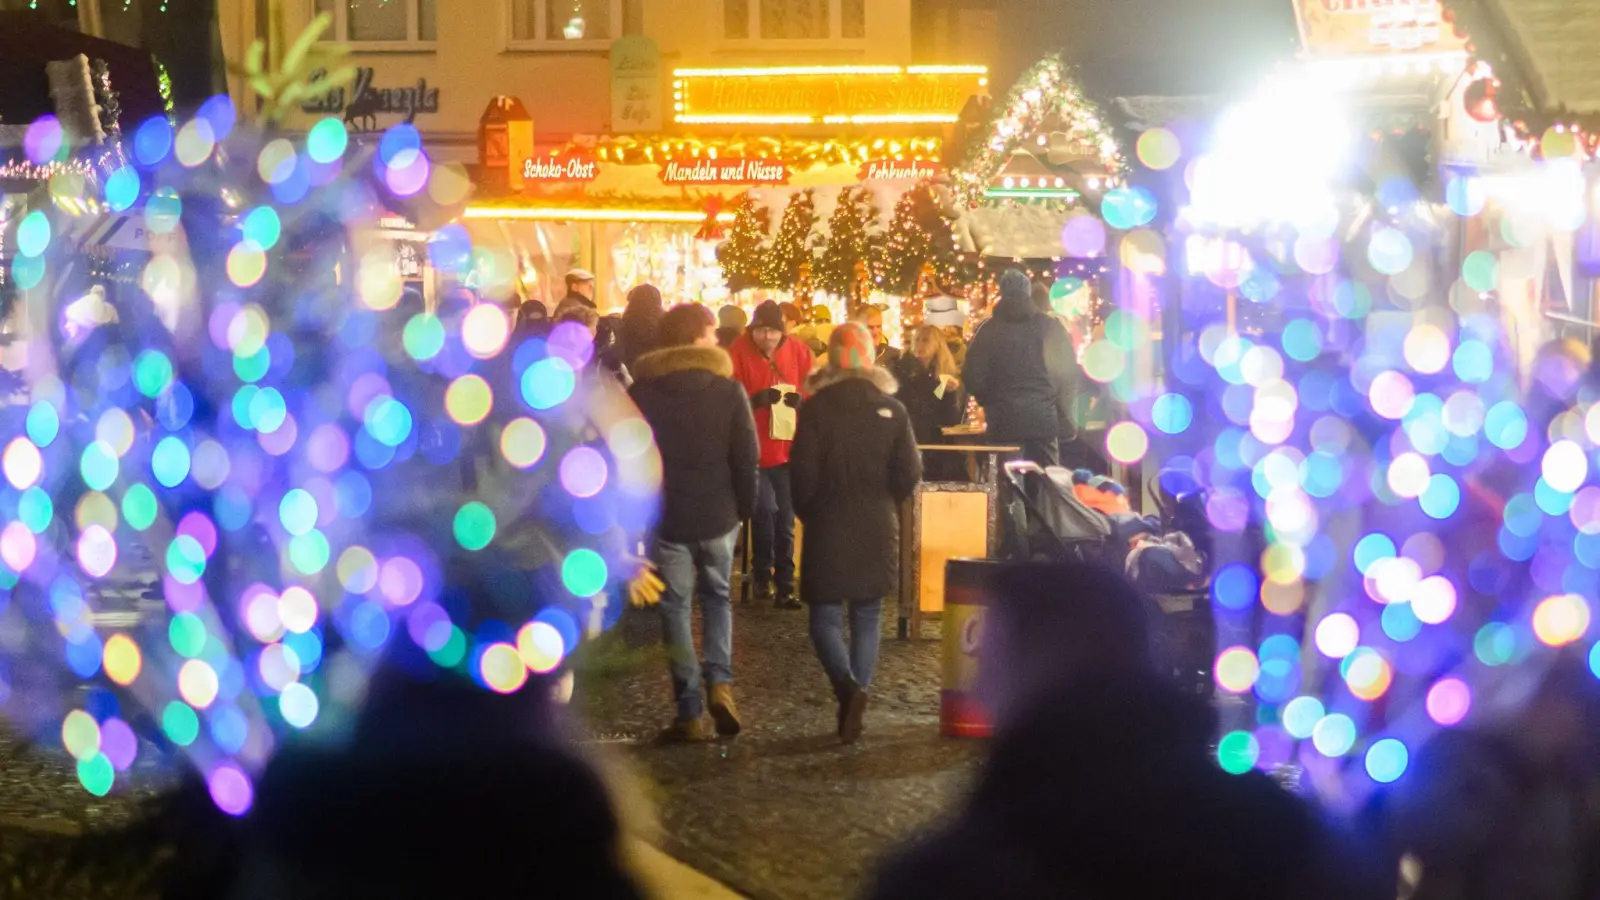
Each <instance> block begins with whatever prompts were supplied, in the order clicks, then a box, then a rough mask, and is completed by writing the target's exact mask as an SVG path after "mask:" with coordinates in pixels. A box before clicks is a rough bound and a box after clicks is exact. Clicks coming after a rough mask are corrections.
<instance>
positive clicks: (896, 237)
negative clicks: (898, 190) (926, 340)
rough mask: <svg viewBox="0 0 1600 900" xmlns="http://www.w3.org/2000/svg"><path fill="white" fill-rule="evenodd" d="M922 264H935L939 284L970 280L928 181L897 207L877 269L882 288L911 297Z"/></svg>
mask: <svg viewBox="0 0 1600 900" xmlns="http://www.w3.org/2000/svg"><path fill="white" fill-rule="evenodd" d="M923 263H932V264H933V276H934V279H935V280H936V281H937V282H938V283H940V284H946V285H950V286H952V287H953V286H956V285H962V284H966V283H967V282H968V281H970V280H971V279H970V278H969V277H968V274H969V273H967V271H966V265H965V263H963V262H962V259H961V254H960V253H959V252H957V250H956V236H955V231H954V229H953V228H952V226H951V223H950V220H949V219H946V218H945V216H944V212H943V210H942V209H941V208H940V205H939V199H938V197H937V195H936V194H935V193H934V189H933V186H932V185H931V184H929V183H927V182H923V183H920V184H918V185H917V186H916V187H914V188H912V189H911V190H909V191H906V192H905V194H904V195H903V196H902V197H901V198H900V202H898V203H896V204H895V206H894V216H893V218H891V219H890V221H889V234H888V238H887V240H885V241H884V244H883V250H882V252H881V253H880V255H879V257H878V265H877V266H876V269H877V277H876V279H875V280H876V281H877V283H878V287H879V289H881V290H884V291H887V292H889V293H891V294H900V295H902V296H909V295H911V294H912V292H914V291H915V290H916V288H917V278H918V276H919V275H920V273H921V272H922V265H923Z"/></svg>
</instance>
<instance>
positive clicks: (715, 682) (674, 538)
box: [630, 304, 760, 740]
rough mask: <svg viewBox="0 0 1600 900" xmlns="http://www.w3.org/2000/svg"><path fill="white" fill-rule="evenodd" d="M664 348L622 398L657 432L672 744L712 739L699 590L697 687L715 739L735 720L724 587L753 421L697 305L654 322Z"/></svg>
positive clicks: (742, 503)
mask: <svg viewBox="0 0 1600 900" xmlns="http://www.w3.org/2000/svg"><path fill="white" fill-rule="evenodd" d="M660 338H661V342H662V344H663V345H664V346H663V348H662V349H660V350H655V351H653V352H650V353H646V354H645V355H643V356H641V357H639V359H638V361H637V363H636V364H635V371H634V375H635V378H636V379H637V380H636V381H635V383H634V385H633V389H632V390H631V391H630V393H631V394H632V396H633V401H634V403H635V404H637V405H638V407H639V411H640V412H641V413H642V414H643V415H644V418H645V421H646V422H649V423H650V427H651V429H653V430H654V431H655V436H656V446H657V447H658V448H659V449H660V451H661V469H662V510H661V519H660V521H659V522H658V523H657V525H656V541H655V551H654V553H653V554H652V557H653V559H654V560H655V563H656V567H657V568H658V569H659V570H660V572H661V576H662V580H663V581H665V582H666V588H665V590H664V591H663V592H662V596H661V605H660V610H661V621H662V634H663V637H664V638H665V640H666V645H667V656H668V664H669V666H670V667H671V670H672V687H673V694H674V697H675V699H676V701H677V713H678V715H677V720H676V721H675V722H674V723H673V725H672V726H671V727H670V728H669V729H668V731H667V737H668V738H670V739H676V740H703V739H705V738H708V737H709V736H710V731H709V729H707V728H706V726H705V723H704V719H703V709H704V707H703V705H702V702H701V697H700V681H701V670H700V665H699V661H698V658H697V657H696V655H695V650H694V633H693V631H692V629H691V627H690V622H689V618H690V607H691V605H692V603H693V601H694V597H695V593H696V590H695V589H696V583H698V585H699V588H700V600H701V602H702V603H703V604H704V605H705V617H704V644H705V670H704V676H705V682H706V684H707V685H708V692H709V694H710V698H711V702H710V708H711V717H712V719H713V720H714V721H715V724H716V731H717V733H719V734H721V735H723V736H725V737H732V736H733V735H736V734H738V733H739V730H740V722H739V715H738V712H737V708H736V707H735V706H734V702H733V688H732V684H733V613H732V609H731V607H730V606H729V602H728V585H729V582H730V580H731V579H732V575H733V548H734V544H735V543H736V542H737V540H738V537H739V523H740V522H741V521H743V520H744V519H746V518H748V517H749V516H750V514H751V512H752V511H753V510H754V509H755V497H756V463H757V461H758V458H759V455H760V451H759V450H758V448H757V444H756V429H755V422H754V420H753V419H752V418H751V416H750V404H749V402H748V401H747V400H746V399H745V394H744V390H743V389H742V388H740V387H739V384H738V383H737V382H735V381H734V380H733V378H732V375H733V361H732V360H730V359H729V358H728V354H727V353H726V352H725V351H724V350H722V349H721V348H720V347H718V346H717V344H716V320H715V319H714V318H712V315H711V311H710V310H708V309H706V308H705V307H703V306H700V305H698V304H684V305H681V306H675V307H673V308H672V310H671V311H670V312H668V313H667V314H666V315H665V316H664V317H662V320H661V328H660Z"/></svg>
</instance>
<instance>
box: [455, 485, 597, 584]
mask: <svg viewBox="0 0 1600 900" xmlns="http://www.w3.org/2000/svg"><path fill="white" fill-rule="evenodd" d="M495 526H496V523H495V518H494V510H491V509H490V508H489V507H487V506H485V505H483V504H482V503H479V502H478V501H476V500H474V501H472V502H470V503H467V504H465V505H463V506H462V507H461V508H460V509H458V510H456V518H455V523H454V530H455V535H456V542H457V543H459V544H460V545H461V546H463V547H465V548H467V549H468V550H482V549H483V548H485V547H487V546H489V542H490V541H492V540H494V532H495ZM601 565H602V566H604V565H605V564H604V563H601ZM602 577H603V576H602Z"/></svg>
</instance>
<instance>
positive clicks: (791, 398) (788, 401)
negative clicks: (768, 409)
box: [783, 391, 800, 409]
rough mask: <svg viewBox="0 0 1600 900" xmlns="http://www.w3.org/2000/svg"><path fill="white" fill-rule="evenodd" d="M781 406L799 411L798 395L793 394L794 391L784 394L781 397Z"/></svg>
mask: <svg viewBox="0 0 1600 900" xmlns="http://www.w3.org/2000/svg"><path fill="white" fill-rule="evenodd" d="M783 405H784V406H787V407H789V408H790V409H799V408H800V395H799V394H797V393H795V392H794V391H790V392H789V393H787V394H784V395H783Z"/></svg>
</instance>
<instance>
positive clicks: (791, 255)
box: [761, 189, 819, 291]
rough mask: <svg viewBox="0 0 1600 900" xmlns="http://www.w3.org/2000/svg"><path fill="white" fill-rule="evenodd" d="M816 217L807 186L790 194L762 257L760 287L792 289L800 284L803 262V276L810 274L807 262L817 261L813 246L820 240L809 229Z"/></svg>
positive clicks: (813, 201) (814, 223) (812, 226)
mask: <svg viewBox="0 0 1600 900" xmlns="http://www.w3.org/2000/svg"><path fill="white" fill-rule="evenodd" d="M817 218H818V217H817V204H816V198H815V197H813V196H812V192H811V190H810V189H807V190H803V191H800V192H798V193H796V194H795V195H794V196H792V197H790V198H789V205H788V207H786V208H785V209H784V211H783V219H782V220H781V221H779V222H778V234H777V236H776V237H774V238H773V239H772V248H771V249H769V250H768V251H767V253H766V256H765V258H764V264H763V266H762V276H761V284H762V286H763V287H769V288H778V289H780V290H786V291H793V290H794V289H795V288H796V287H797V286H799V285H800V278H801V275H802V272H801V269H802V266H804V267H805V268H806V272H805V275H806V278H807V279H809V278H810V266H811V265H812V264H814V263H815V262H816V256H815V254H814V252H813V250H812V248H813V247H815V246H816V243H817V241H818V240H819V238H818V237H817V236H816V235H813V234H812V233H811V230H812V229H813V228H815V227H816V225H817Z"/></svg>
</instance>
